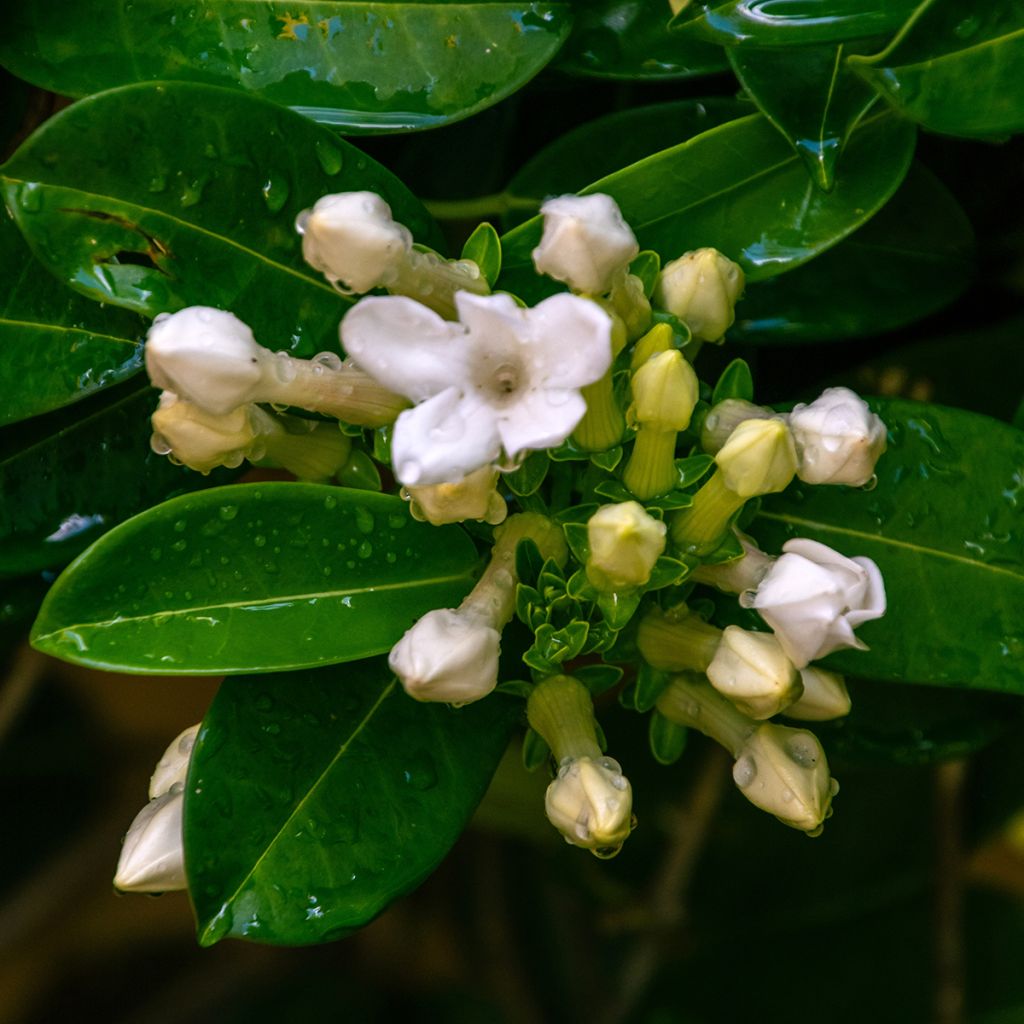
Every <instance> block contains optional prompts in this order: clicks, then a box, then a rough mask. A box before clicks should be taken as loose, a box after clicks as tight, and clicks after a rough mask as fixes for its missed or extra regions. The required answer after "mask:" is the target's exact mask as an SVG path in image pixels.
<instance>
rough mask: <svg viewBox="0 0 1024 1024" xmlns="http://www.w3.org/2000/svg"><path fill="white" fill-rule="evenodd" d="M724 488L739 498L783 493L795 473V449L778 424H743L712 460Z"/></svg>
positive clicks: (765, 421) (790, 437)
mask: <svg viewBox="0 0 1024 1024" xmlns="http://www.w3.org/2000/svg"><path fill="white" fill-rule="evenodd" d="M715 462H716V463H717V464H718V468H719V469H720V470H721V471H722V477H723V479H724V482H725V486H726V487H727V488H728V489H729V490H730V491H732V492H733V493H734V494H738V495H739V496H740V497H741V498H756V497H758V496H759V495H761V494H775V493H777V492H779V491H784V490H785V489H786V488H787V487H788V486H789V484H790V481H791V480H792V479H793V475H794V474H795V472H796V448H795V447H794V446H793V437H792V435H791V434H790V432H789V428H788V427H787V426H786V424H785V423H783V422H782V421H781V420H744V421H743V422H742V423H740V425H739V426H738V427H736V429H735V430H734V431H733V432H732V433H731V434H730V435H729V440H728V441H726V443H725V445H724V446H723V447H722V449H721V450H720V451H719V452H718V454H717V455H716V456H715Z"/></svg>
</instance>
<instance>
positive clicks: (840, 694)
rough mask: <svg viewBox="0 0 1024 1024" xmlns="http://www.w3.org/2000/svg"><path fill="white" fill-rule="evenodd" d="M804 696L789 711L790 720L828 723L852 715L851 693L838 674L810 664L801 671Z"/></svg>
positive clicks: (790, 706)
mask: <svg viewBox="0 0 1024 1024" xmlns="http://www.w3.org/2000/svg"><path fill="white" fill-rule="evenodd" d="M800 679H801V681H802V682H803V684H804V695H803V696H802V697H801V698H800V699H799V700H798V701H795V702H794V703H793V704H790V705H789V707H788V708H786V711H785V715H786V717H787V718H796V719H798V720H799V721H801V722H828V721H831V720H832V719H834V718H843V717H844V716H846V715H848V714H849V713H850V708H851V706H852V705H851V702H850V693H849V691H848V690H847V689H846V680H845V679H843V677H842V676H841V675H839V673H838V672H829V671H828V670H826V669H823V668H815V667H814V666H813V665H809V666H808V667H807V668H802V669H800Z"/></svg>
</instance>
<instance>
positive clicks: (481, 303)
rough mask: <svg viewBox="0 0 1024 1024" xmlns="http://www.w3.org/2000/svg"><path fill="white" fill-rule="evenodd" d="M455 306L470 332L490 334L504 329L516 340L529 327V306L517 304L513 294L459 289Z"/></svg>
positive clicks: (503, 331) (503, 332)
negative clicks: (490, 293)
mask: <svg viewBox="0 0 1024 1024" xmlns="http://www.w3.org/2000/svg"><path fill="white" fill-rule="evenodd" d="M455 309H456V310H457V312H458V314H459V321H460V322H461V323H463V324H465V326H466V330H468V331H469V332H470V334H475V335H479V336H480V337H483V338H486V337H489V336H491V335H493V334H494V332H500V333H502V334H504V335H506V336H508V338H509V339H511V340H513V341H514V340H515V339H517V338H518V337H519V336H520V335H521V334H524V333H525V331H526V324H527V316H528V310H526V309H524V308H523V307H522V306H519V305H517V304H516V301H515V299H513V298H512V296H511V295H474V294H473V293H472V292H456V293H455Z"/></svg>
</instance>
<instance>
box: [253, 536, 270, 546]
mask: <svg viewBox="0 0 1024 1024" xmlns="http://www.w3.org/2000/svg"><path fill="white" fill-rule="evenodd" d="M252 542H253V544H255V545H256V547H258V548H265V547H266V546H267V538H266V537H264V536H263V534H262V533H257V534H256V536H255V537H253V539H252Z"/></svg>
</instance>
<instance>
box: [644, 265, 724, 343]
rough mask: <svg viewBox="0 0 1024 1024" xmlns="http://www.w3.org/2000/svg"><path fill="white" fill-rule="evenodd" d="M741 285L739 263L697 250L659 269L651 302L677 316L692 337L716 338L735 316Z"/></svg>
mask: <svg viewBox="0 0 1024 1024" xmlns="http://www.w3.org/2000/svg"><path fill="white" fill-rule="evenodd" d="M743 285H744V278H743V271H742V269H741V268H740V266H739V264H737V263H733V261H732V260H730V259H728V258H727V257H725V256H723V255H722V254H721V253H720V252H719V251H718V250H717V249H696V250H694V251H693V252H687V253H683V255H682V256H680V257H679V259H677V260H672V262H671V263H667V264H666V265H665V266H664V267H663V268H662V271H661V275H660V276H659V277H658V284H657V286H656V287H655V289H654V301H655V303H656V304H657V305H659V306H661V307H662V308H663V309H667V310H668V311H669V312H670V313H672V314H673V315H674V316H677V317H679V319H680V320H682V321H683V322H684V323H685V324H686V326H687V327H689V328H690V332H691V334H692V335H693V337H694V339H695V340H697V341H718V340H719V339H720V338H721V337H722V335H723V334H725V332H726V331H727V330H728V329H729V328H730V327H731V326H732V322H733V320H735V319H736V312H735V306H736V300H737V299H739V297H740V295H742V294H743Z"/></svg>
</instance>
